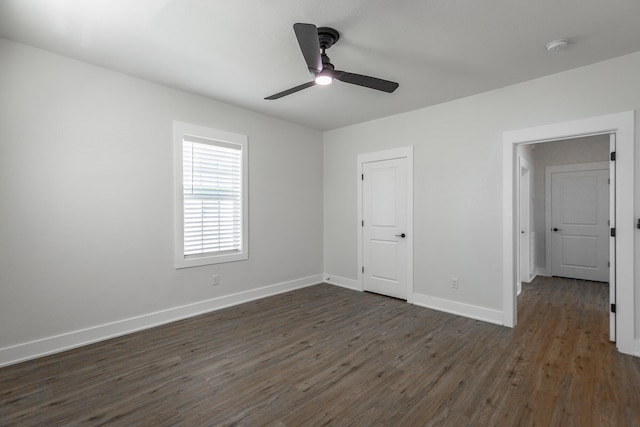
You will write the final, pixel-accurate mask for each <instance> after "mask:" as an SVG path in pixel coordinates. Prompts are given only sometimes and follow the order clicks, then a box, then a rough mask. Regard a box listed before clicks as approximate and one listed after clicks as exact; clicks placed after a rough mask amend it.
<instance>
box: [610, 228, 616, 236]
mask: <svg viewBox="0 0 640 427" xmlns="http://www.w3.org/2000/svg"><path fill="white" fill-rule="evenodd" d="M611 237H616V229H615V227H614V228H612V229H611Z"/></svg>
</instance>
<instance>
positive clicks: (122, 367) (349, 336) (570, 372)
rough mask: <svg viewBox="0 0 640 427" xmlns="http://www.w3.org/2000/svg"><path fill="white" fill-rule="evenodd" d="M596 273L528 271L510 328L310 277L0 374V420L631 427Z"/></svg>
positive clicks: (634, 363)
mask: <svg viewBox="0 0 640 427" xmlns="http://www.w3.org/2000/svg"><path fill="white" fill-rule="evenodd" d="M607 292H608V289H607V285H606V284H602V283H596V282H584V281H578V280H569V279H549V278H539V279H536V281H535V282H534V283H533V284H531V285H525V286H524V291H523V293H522V295H521V296H520V299H519V313H520V314H519V325H518V327H517V328H515V329H508V328H504V327H501V326H495V325H490V324H487V323H483V322H479V321H474V320H470V319H466V318H462V317H457V316H453V315H449V314H445V313H440V312H437V311H432V310H428V309H425V308H421V307H417V306H412V305H409V304H406V303H404V302H402V301H399V300H395V299H391V298H386V297H382V296H379V295H373V294H367V293H360V292H355V291H349V290H345V289H342V288H338V287H334V286H330V285H318V286H313V287H310V288H306V289H302V290H298V291H294V292H289V293H286V294H282V295H278V296H274V297H271V298H267V299H263V300H260V301H255V302H251V303H247V304H243V305H240V306H236V307H232V308H229V309H225V310H222V311H218V312H215V313H212V314H208V315H203V316H199V317H197V318H192V319H188V320H184V321H180V322H176V323H173V324H170V325H165V326H161V327H158V328H155V329H151V330H147V331H142V332H138V333H135V334H131V335H127V336H124V337H121V338H116V339H112V340H109V341H106V342H102V343H98V344H94V345H91V346H87V347H83V348H80V349H76V350H71V351H68V352H65V353H60V354H57V355H53V356H49V357H44V358H41V359H37V360H33V361H29V362H25V363H21V364H18V365H14V366H9V367H5V368H2V369H0V425H10V426H14V425H15V426H23V425H24V426H31V425H46V426H53V425H126V426H131V425H153V426H160V425H185V426H197V425H246V426H253V425H268V426H301V425H304V426H312V425H362V426H371V425H389V426H414V425H416V426H422V425H447V426H464V425H481V426H483V425H491V426H519V425H524V426H529V425H531V426H533V425H535V426H548V425H552V426H572V425H575V426H592V425H593V426H633V425H636V426H637V425H640V359H639V358H634V357H631V356H626V355H622V354H619V353H618V352H617V351H616V350H615V346H614V345H613V344H611V343H610V342H609V341H608V339H607V336H608V313H607V302H608V301H607V299H608V294H607Z"/></svg>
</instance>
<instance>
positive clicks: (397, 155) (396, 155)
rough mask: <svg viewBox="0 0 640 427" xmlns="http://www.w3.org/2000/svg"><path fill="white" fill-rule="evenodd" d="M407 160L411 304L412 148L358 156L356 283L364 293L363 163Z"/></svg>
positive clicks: (410, 299)
mask: <svg viewBox="0 0 640 427" xmlns="http://www.w3.org/2000/svg"><path fill="white" fill-rule="evenodd" d="M401 158H406V159H407V231H406V233H405V234H406V235H407V237H406V244H407V272H406V274H407V302H408V303H413V301H414V295H413V146H408V147H401V148H394V149H390V150H384V151H376V152H373V153H364V154H359V155H358V169H357V170H358V175H357V176H356V179H357V188H358V195H357V198H358V217H357V229H358V283H359V284H360V290H361V291H364V275H363V274H362V245H363V242H362V234H363V233H362V196H363V188H362V173H363V172H362V170H363V165H364V163H370V162H379V161H383V160H393V159H401Z"/></svg>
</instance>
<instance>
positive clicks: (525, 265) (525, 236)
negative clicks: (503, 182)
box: [518, 158, 531, 294]
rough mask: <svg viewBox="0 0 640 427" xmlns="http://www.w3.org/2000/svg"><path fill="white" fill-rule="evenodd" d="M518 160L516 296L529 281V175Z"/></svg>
mask: <svg viewBox="0 0 640 427" xmlns="http://www.w3.org/2000/svg"><path fill="white" fill-rule="evenodd" d="M519 160H520V199H519V204H520V280H519V281H518V294H519V293H520V292H521V290H522V282H526V283H528V282H530V281H531V218H530V216H531V215H530V214H531V181H530V179H531V174H530V169H529V165H528V163H527V162H526V161H525V160H524V159H523V158H519Z"/></svg>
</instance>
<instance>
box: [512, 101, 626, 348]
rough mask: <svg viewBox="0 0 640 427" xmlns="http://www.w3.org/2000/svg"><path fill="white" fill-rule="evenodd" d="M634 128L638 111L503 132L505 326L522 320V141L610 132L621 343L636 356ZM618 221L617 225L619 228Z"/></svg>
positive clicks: (530, 142) (613, 221)
mask: <svg viewBox="0 0 640 427" xmlns="http://www.w3.org/2000/svg"><path fill="white" fill-rule="evenodd" d="M634 127H635V117H634V113H633V112H626V113H618V114H611V115H607V116H599V117H594V118H589V119H581V120H575V121H570V122H562V123H556V124H552V125H545V126H539V127H535V128H528V129H521V130H515V131H509V132H505V133H504V135H503V140H504V145H503V148H504V149H503V167H504V168H503V173H504V175H503V177H504V179H503V202H504V211H503V213H504V215H503V218H504V222H503V248H504V252H503V255H504V256H503V279H504V282H503V283H504V286H503V301H504V304H503V315H504V318H503V319H504V324H505V325H506V326H511V327H514V326H515V325H516V323H517V300H516V294H517V281H518V279H519V277H518V276H519V274H518V266H519V263H518V255H519V249H518V248H519V237H518V236H519V234H520V230H518V226H519V222H518V221H519V213H518V203H517V202H518V199H517V197H518V188H517V182H518V180H517V176H518V174H519V173H520V171H519V170H518V167H517V148H518V147H519V146H521V145H526V144H534V143H542V142H549V141H556V140H567V139H572V138H578V137H587V136H595V135H604V134H611V135H613V137H614V138H615V140H616V150H615V151H616V161H615V169H614V173H615V177H616V182H617V185H616V187H615V190H614V191H613V193H612V201H613V202H612V204H613V206H614V208H615V215H614V216H613V218H611V228H613V229H614V232H615V239H612V246H613V247H614V248H615V253H616V257H615V262H614V263H613V264H612V266H611V267H612V270H613V271H614V274H615V276H614V277H615V283H616V285H617V301H616V305H617V307H616V308H617V310H616V311H617V316H616V320H615V323H616V325H617V334H616V346H617V348H618V350H619V351H621V352H623V353H627V354H635V322H634V316H635V303H634V301H635V299H634V298H635V295H634V259H635V258H634V234H635V230H634V228H633V222H634V206H633V195H634V179H633V170H634V158H635V157H634ZM616 224H617V225H618V226H616Z"/></svg>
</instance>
